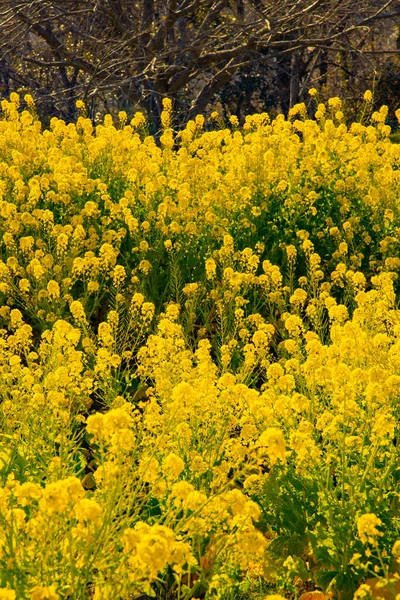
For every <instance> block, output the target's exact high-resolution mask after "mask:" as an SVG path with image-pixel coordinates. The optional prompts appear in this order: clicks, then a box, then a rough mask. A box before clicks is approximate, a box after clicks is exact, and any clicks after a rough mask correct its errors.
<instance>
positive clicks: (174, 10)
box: [0, 0, 400, 131]
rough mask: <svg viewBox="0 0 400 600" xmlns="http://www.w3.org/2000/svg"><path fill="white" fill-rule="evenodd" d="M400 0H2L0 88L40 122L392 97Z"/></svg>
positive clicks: (399, 79) (397, 89)
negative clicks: (318, 93)
mask: <svg viewBox="0 0 400 600" xmlns="http://www.w3.org/2000/svg"><path fill="white" fill-rule="evenodd" d="M399 25H400V0H137V1H123V0H54V1H50V0H0V94H1V95H2V96H3V97H8V96H9V94H10V93H11V92H12V91H18V90H20V91H26V92H28V91H29V92H30V93H32V94H33V95H34V97H35V99H36V101H37V104H38V110H39V112H40V113H41V116H42V118H44V119H46V118H49V117H51V116H54V115H56V116H60V117H62V118H65V119H66V120H73V119H75V118H76V106H75V102H76V100H77V99H78V98H79V99H83V100H84V101H85V103H86V106H87V107H88V110H89V113H90V117H91V118H92V119H94V120H96V115H98V114H102V113H104V111H110V112H117V111H119V110H125V111H127V113H128V115H130V114H132V113H133V112H135V111H136V110H143V111H144V112H145V113H146V115H147V116H148V118H149V119H150V122H151V126H152V128H153V131H156V130H157V128H159V118H160V113H161V110H162V107H161V101H162V98H163V97H165V96H168V97H169V98H171V99H172V100H173V102H174V111H175V114H176V116H177V119H178V120H179V121H185V120H187V119H189V118H192V117H193V116H194V115H196V114H197V113H205V112H207V111H208V110H211V108H215V107H216V106H218V107H219V108H220V110H222V111H223V112H224V113H225V116H228V115H231V114H235V115H237V116H238V117H239V118H240V117H242V116H243V115H244V114H247V113H249V112H251V111H255V110H269V111H274V110H275V111H283V112H287V110H288V109H289V108H290V107H291V106H293V105H294V104H296V103H297V102H300V101H303V100H305V99H307V92H308V89H309V88H310V87H313V86H315V87H318V88H322V90H325V93H326V95H332V94H334V95H336V94H338V95H341V96H342V97H343V98H344V99H345V100H347V102H348V105H349V106H352V107H356V103H357V99H359V98H360V96H361V94H362V92H363V91H364V90H365V89H367V88H371V89H373V90H374V96H375V99H376V102H377V103H386V104H388V105H389V108H390V110H391V111H393V110H394V109H396V108H397V107H398V106H397V102H398V100H399V98H400V58H399V48H400V34H399Z"/></svg>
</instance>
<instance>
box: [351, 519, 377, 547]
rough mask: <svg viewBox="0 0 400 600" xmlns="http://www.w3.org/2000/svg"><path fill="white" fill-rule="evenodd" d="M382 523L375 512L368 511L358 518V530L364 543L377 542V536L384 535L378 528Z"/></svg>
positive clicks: (374, 543)
mask: <svg viewBox="0 0 400 600" xmlns="http://www.w3.org/2000/svg"><path fill="white" fill-rule="evenodd" d="M380 525H382V521H381V519H379V517H377V516H376V515H375V514H374V513H366V514H364V515H361V516H360V517H359V518H358V520H357V531H358V535H359V537H360V540H361V541H362V542H363V544H367V543H369V544H372V545H376V544H377V538H378V537H379V536H382V535H383V532H382V531H379V529H378V527H379V526H380Z"/></svg>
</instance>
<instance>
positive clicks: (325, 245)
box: [0, 94, 400, 600]
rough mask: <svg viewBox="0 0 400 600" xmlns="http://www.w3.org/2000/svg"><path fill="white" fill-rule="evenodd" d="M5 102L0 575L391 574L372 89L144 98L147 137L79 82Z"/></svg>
mask: <svg viewBox="0 0 400 600" xmlns="http://www.w3.org/2000/svg"><path fill="white" fill-rule="evenodd" d="M20 102H22V99H21V100H20V99H19V97H18V96H17V95H16V94H14V95H12V97H11V98H10V101H3V102H2V105H1V106H2V110H3V119H2V120H1V121H0V239H1V246H0V258H1V260H0V320H1V329H0V599H3V600H4V599H7V600H14V599H17V600H19V599H21V600H22V599H23V600H25V599H31V600H59V599H77V600H78V599H85V598H92V597H93V598H94V599H95V600H118V599H124V600H125V599H126V600H128V599H130V598H134V597H138V596H140V598H144V597H145V596H143V594H145V595H148V596H156V597H159V598H168V599H172V598H177V599H178V598H179V599H182V600H183V599H187V600H188V599H189V598H193V599H195V598H204V597H206V598H224V599H225V598H239V597H246V598H260V597H265V595H266V594H267V593H270V594H271V593H276V594H278V593H279V594H281V595H284V596H285V595H286V596H290V597H293V596H296V595H297V594H299V593H301V592H304V591H305V590H307V589H321V590H323V591H324V592H325V593H332V594H333V595H334V596H335V597H337V598H340V599H343V598H344V599H347V598H352V597H353V595H354V593H356V595H357V597H358V598H363V597H367V596H368V594H371V593H374V594H375V595H376V593H377V592H376V590H375V592H374V591H373V590H372V588H371V585H370V587H368V581H370V582H371V581H374V582H375V583H376V581H382V583H383V584H386V586H388V588H387V589H389V592H387V593H389V594H390V590H391V591H392V592H393V593H394V594H395V591H396V590H397V589H398V588H396V586H397V580H396V578H397V577H398V576H397V571H398V566H397V565H398V563H397V562H396V559H397V558H398V557H399V556H400V543H399V541H397V540H398V539H399V538H400V531H399V529H400V520H399V479H400V469H399V449H398V448H399V447H398V439H399V417H400V414H399V412H400V410H399V397H400V313H399V311H398V307H397V302H398V291H399V283H398V275H397V272H398V271H399V270H400V258H399V243H400V204H399V192H400V146H399V145H395V144H392V143H391V142H390V140H389V137H388V136H389V133H390V129H389V127H388V126H386V125H385V119H386V111H385V107H383V108H382V109H381V110H380V111H378V112H374V113H373V114H372V117H371V120H370V123H369V124H362V123H354V124H352V125H351V127H348V126H346V125H345V124H344V122H343V118H344V116H343V112H342V110H341V108H342V107H341V102H340V100H339V99H338V98H333V99H331V100H330V101H329V102H328V104H327V105H326V106H325V105H323V104H319V105H318V107H317V111H316V114H315V118H314V119H309V118H308V117H307V114H306V111H305V107H304V106H303V105H299V106H296V107H295V108H294V109H292V111H291V113H290V115H289V117H288V118H287V119H285V117H284V116H283V115H280V116H278V117H277V118H276V119H275V120H273V121H271V120H270V119H269V117H268V115H267V114H261V115H253V116H249V117H248V118H247V119H246V122H245V124H244V125H243V127H239V125H238V123H236V121H235V119H234V118H233V119H232V120H231V123H229V124H228V126H227V125H226V124H224V123H223V122H222V120H221V119H220V118H219V117H218V115H216V114H213V115H212V119H211V121H210V123H207V124H205V122H204V119H203V118H202V117H198V118H197V119H196V120H195V121H192V122H189V123H188V125H187V127H186V128H185V129H184V130H183V131H180V132H175V131H174V130H173V128H172V112H171V103H170V102H169V101H168V100H165V101H164V108H165V110H164V113H163V128H164V129H163V132H162V135H161V137H160V144H157V143H156V141H155V140H154V139H153V138H152V137H149V136H148V135H147V133H146V128H147V125H146V121H145V119H144V117H143V115H141V114H140V113H137V114H136V115H135V116H134V118H133V119H132V120H131V121H130V123H129V124H128V120H127V116H126V114H125V113H120V115H119V123H113V120H112V118H111V116H110V115H106V116H105V118H104V123H103V124H101V125H98V126H96V127H94V126H93V125H92V122H91V121H90V120H89V119H88V118H86V117H85V114H84V106H83V103H81V109H82V116H81V117H80V118H79V119H78V121H77V123H76V124H68V125H67V124H66V123H64V122H63V121H61V120H59V119H56V118H54V119H52V121H51V124H50V127H49V129H43V128H42V126H41V123H40V122H39V120H38V119H37V117H36V114H35V106H34V103H33V100H32V98H31V97H30V96H26V97H25V99H24V100H23V104H24V106H25V110H22V109H21V108H20V107H19V105H20ZM369 102H370V97H369V96H366V104H365V107H366V109H367V108H369V106H370V105H369ZM205 128H206V129H205ZM388 579H389V580H390V581H389V583H387V580H388ZM366 581H367V584H366V583H365V582H366ZM372 587H373V586H372ZM371 590H372V591H371ZM393 597H394V596H393Z"/></svg>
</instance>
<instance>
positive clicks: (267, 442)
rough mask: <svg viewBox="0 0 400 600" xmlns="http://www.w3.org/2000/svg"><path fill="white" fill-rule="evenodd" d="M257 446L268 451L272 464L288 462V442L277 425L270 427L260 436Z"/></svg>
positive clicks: (265, 451) (263, 451) (264, 451)
mask: <svg viewBox="0 0 400 600" xmlns="http://www.w3.org/2000/svg"><path fill="white" fill-rule="evenodd" d="M257 447H258V448H260V450H261V452H262V453H266V454H267V456H268V458H269V460H270V462H271V465H274V464H276V463H277V462H278V460H279V461H280V462H282V463H283V462H286V443H285V438H284V436H283V433H282V431H281V430H280V429H278V428H277V427H268V428H267V429H266V430H265V431H264V432H263V433H262V434H261V435H260V437H259V438H258V441H257Z"/></svg>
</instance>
